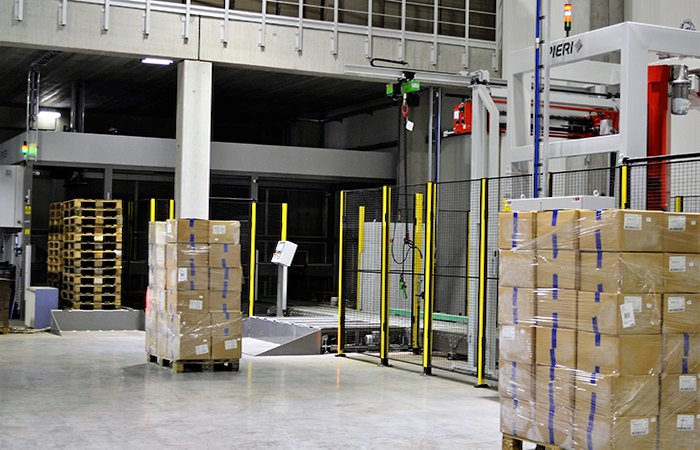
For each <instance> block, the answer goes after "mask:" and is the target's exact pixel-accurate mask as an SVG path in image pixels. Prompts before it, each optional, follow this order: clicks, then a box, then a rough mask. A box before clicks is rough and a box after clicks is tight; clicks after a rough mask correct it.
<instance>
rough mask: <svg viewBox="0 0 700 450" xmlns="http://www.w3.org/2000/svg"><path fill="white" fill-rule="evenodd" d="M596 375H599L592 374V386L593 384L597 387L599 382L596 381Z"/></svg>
mask: <svg viewBox="0 0 700 450" xmlns="http://www.w3.org/2000/svg"><path fill="white" fill-rule="evenodd" d="M596 373H597V372H593V373H591V384H592V385H593V386H595V385H596V384H597V383H598V380H597V379H596Z"/></svg>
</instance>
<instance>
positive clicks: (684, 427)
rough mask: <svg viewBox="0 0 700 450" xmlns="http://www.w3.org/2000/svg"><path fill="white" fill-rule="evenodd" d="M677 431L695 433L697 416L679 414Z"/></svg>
mask: <svg viewBox="0 0 700 450" xmlns="http://www.w3.org/2000/svg"><path fill="white" fill-rule="evenodd" d="M676 430H678V431H695V416H694V415H692V414H678V418H677V419H676Z"/></svg>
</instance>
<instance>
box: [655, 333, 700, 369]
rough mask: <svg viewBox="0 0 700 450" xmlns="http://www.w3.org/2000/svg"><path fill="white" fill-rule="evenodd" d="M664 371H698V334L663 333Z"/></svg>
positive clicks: (699, 354) (699, 342)
mask: <svg viewBox="0 0 700 450" xmlns="http://www.w3.org/2000/svg"><path fill="white" fill-rule="evenodd" d="M664 372H666V373H673V374H690V373H696V372H700V334H666V335H664Z"/></svg>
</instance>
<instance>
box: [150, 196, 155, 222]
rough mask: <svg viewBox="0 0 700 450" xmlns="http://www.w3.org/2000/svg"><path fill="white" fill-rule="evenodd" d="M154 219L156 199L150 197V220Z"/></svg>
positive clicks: (153, 220)
mask: <svg viewBox="0 0 700 450" xmlns="http://www.w3.org/2000/svg"><path fill="white" fill-rule="evenodd" d="M155 221H156V199H155V198H152V199H151V222H155Z"/></svg>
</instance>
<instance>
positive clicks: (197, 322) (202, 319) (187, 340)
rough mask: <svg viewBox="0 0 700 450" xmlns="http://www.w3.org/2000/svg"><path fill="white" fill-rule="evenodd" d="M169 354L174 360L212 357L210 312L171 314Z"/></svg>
mask: <svg viewBox="0 0 700 450" xmlns="http://www.w3.org/2000/svg"><path fill="white" fill-rule="evenodd" d="M169 327H170V341H169V342H168V344H167V347H168V354H169V355H170V359H172V360H173V361H181V360H208V359H211V316H210V315H209V313H189V312H188V313H176V314H171V315H170V325H169Z"/></svg>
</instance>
